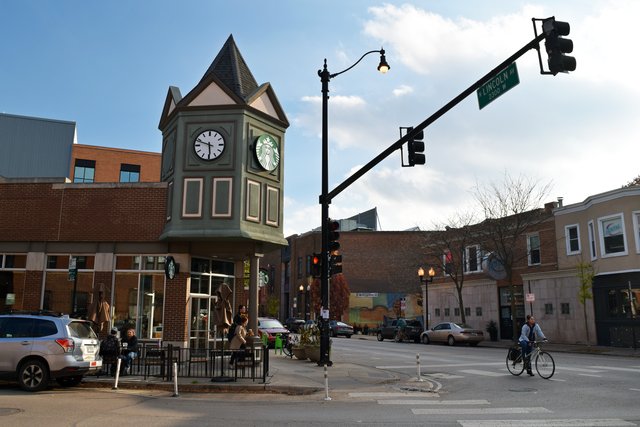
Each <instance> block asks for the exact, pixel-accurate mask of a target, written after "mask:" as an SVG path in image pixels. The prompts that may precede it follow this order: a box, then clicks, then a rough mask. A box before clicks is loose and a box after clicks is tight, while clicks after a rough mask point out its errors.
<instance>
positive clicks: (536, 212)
mask: <svg viewBox="0 0 640 427" xmlns="http://www.w3.org/2000/svg"><path fill="white" fill-rule="evenodd" d="M550 188H551V184H550V183H547V184H540V183H539V182H538V181H535V180H532V179H530V178H527V177H524V176H522V175H520V176H518V177H517V178H514V177H512V176H511V175H509V174H508V173H506V172H505V174H504V178H503V181H502V182H491V183H490V184H488V185H486V186H481V185H476V187H475V189H474V192H473V193H474V196H475V198H476V200H477V202H478V203H479V205H480V208H481V211H482V214H483V216H484V218H485V219H484V221H483V222H482V223H481V224H480V225H481V226H480V227H478V231H479V233H480V234H481V235H482V236H481V238H480V241H481V245H482V247H483V249H484V250H485V251H488V252H491V256H492V257H495V259H496V260H497V261H498V262H499V263H500V264H502V267H503V268H504V273H505V276H506V277H505V279H504V280H506V281H507V283H508V284H509V288H510V296H511V319H512V325H513V338H514V340H515V339H517V337H518V333H519V331H518V327H519V325H517V324H516V318H515V314H516V299H515V294H516V284H515V283H514V281H513V279H514V266H516V265H517V264H518V263H519V262H522V261H523V260H526V259H527V258H528V256H529V252H528V248H527V245H526V242H525V237H526V234H527V232H528V231H530V230H532V229H533V228H535V226H537V225H539V224H541V223H542V222H544V221H546V220H548V219H549V218H550V217H552V214H551V213H550V212H546V211H545V210H544V209H541V208H539V206H541V205H543V204H544V199H545V198H546V197H547V196H548V194H549V191H550Z"/></svg>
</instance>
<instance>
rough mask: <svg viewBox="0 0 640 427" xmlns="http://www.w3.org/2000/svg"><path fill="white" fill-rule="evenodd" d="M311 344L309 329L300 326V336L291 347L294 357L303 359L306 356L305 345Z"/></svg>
mask: <svg viewBox="0 0 640 427" xmlns="http://www.w3.org/2000/svg"><path fill="white" fill-rule="evenodd" d="M309 344H311V329H310V328H308V327H304V326H302V327H300V337H299V339H298V340H297V341H296V342H295V343H294V344H293V346H292V347H291V351H292V352H293V355H294V356H295V357H296V359H299V360H305V359H307V358H308V356H307V351H306V347H307V346H308V345H309Z"/></svg>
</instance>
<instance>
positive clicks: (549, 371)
mask: <svg viewBox="0 0 640 427" xmlns="http://www.w3.org/2000/svg"><path fill="white" fill-rule="evenodd" d="M536 371H538V375H540V376H541V377H542V378H544V379H546V380H548V379H549V378H551V377H552V376H553V373H554V372H555V371H556V362H554V361H553V357H551V355H550V354H549V353H547V352H544V351H541V352H539V353H538V356H537V357H536Z"/></svg>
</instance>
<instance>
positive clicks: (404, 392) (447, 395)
mask: <svg viewBox="0 0 640 427" xmlns="http://www.w3.org/2000/svg"><path fill="white" fill-rule="evenodd" d="M333 346H334V347H333V351H334V354H335V357H334V358H333V359H334V362H335V363H340V361H341V360H345V361H349V362H350V363H358V364H361V365H364V366H370V367H374V368H375V369H377V370H384V371H387V372H393V373H394V374H395V376H397V377H398V378H399V379H398V381H394V382H390V383H388V384H384V385H379V386H376V387H372V388H371V389H364V390H363V389H358V390H357V391H349V390H348V389H347V390H342V391H341V392H339V393H337V392H336V393H332V395H331V400H324V398H323V394H322V393H318V394H314V395H310V396H286V395H277V394H250V393H243V394H205V393H202V394H181V395H180V396H179V397H172V396H171V393H169V392H163V391H153V390H151V391H148V390H147V391H138V390H117V391H112V390H109V389H101V390H90V389H89V390H88V389H61V388H54V389H51V390H48V391H46V392H43V393H37V394H30V393H24V392H22V391H20V390H19V389H17V388H16V387H15V386H13V385H2V386H0V423H1V424H2V425H10V426H12V427H14V426H15V427H19V426H34V425H45V426H47V427H53V426H69V425H74V426H89V425H91V426H95V425H118V426H129V425H135V426H158V427H160V426H183V425H184V426H187V425H189V426H193V425H224V426H249V425H260V426H262V425H264V426H271V425H273V426H276V425H278V426H281V425H287V426H303V425H304V426H320V425H330V426H338V425H339V426H346V425H358V426H362V425H372V426H383V425H401V426H402V425H407V426H417V425H429V426H464V427H483V426H534V425H535V426H561V427H567V426H571V427H576V426H640V406H639V405H638V402H640V359H638V358H627V357H613V356H601V355H595V356H594V355H578V354H570V353H554V354H553V356H554V358H555V360H556V365H557V370H556V373H555V375H554V376H553V378H552V379H551V380H544V379H542V378H540V377H537V376H536V377H531V378H530V377H528V376H521V377H514V376H512V375H511V374H509V373H508V372H507V370H506V367H505V357H506V352H505V350H503V349H496V348H483V347H477V348H470V347H447V346H442V345H422V344H409V343H394V342H388V341H384V342H377V341H371V340H357V339H353V338H352V339H344V338H337V339H334V340H333ZM416 354H419V355H420V361H421V373H422V376H421V378H422V379H423V380H424V381H421V382H420V381H417V369H416V363H415V362H416Z"/></svg>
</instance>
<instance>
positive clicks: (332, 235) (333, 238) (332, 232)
mask: <svg viewBox="0 0 640 427" xmlns="http://www.w3.org/2000/svg"><path fill="white" fill-rule="evenodd" d="M327 230H328V232H329V246H328V247H327V249H328V250H329V252H333V251H337V250H338V249H340V242H338V239H340V233H339V232H338V230H340V223H339V222H338V221H334V220H332V219H331V218H329V221H327Z"/></svg>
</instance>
